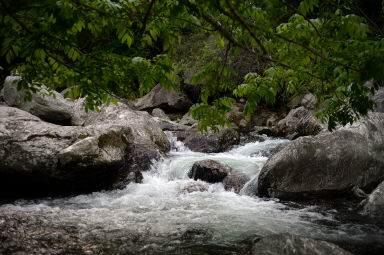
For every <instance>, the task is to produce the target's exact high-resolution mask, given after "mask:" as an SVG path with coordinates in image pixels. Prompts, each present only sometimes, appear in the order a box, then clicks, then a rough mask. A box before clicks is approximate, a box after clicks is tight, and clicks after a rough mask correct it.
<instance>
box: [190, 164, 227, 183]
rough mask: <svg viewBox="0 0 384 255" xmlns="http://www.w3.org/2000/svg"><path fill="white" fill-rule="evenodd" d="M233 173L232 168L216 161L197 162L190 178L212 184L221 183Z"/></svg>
mask: <svg viewBox="0 0 384 255" xmlns="http://www.w3.org/2000/svg"><path fill="white" fill-rule="evenodd" d="M230 172H231V168H230V167H229V166H227V165H224V164H221V163H219V162H217V161H215V160H211V159H206V160H202V161H198V162H195V163H194V164H193V166H192V168H191V170H190V171H189V172H188V177H189V178H192V179H194V180H202V181H206V182H210V183H215V182H221V181H222V180H224V178H225V177H227V175H228V174H229V173H230Z"/></svg>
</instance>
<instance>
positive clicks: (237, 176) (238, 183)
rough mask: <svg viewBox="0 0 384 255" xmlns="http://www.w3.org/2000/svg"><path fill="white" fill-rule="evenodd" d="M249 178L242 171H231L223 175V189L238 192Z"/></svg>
mask: <svg viewBox="0 0 384 255" xmlns="http://www.w3.org/2000/svg"><path fill="white" fill-rule="evenodd" d="M249 180H250V178H249V177H248V176H247V175H246V174H243V173H231V174H229V175H228V176H227V177H225V179H224V181H223V183H224V189H225V190H228V191H233V192H235V193H239V192H240V190H241V189H242V188H243V187H244V185H245V184H246V183H247V182H248V181H249Z"/></svg>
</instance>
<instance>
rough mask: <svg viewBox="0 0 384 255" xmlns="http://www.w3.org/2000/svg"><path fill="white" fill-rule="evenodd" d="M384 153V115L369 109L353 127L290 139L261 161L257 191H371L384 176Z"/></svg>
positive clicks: (289, 195)
mask: <svg viewBox="0 0 384 255" xmlns="http://www.w3.org/2000/svg"><path fill="white" fill-rule="evenodd" d="M383 151H384V114H383V113H371V114H369V115H368V116H367V117H364V118H362V119H361V120H360V121H358V122H357V123H354V124H353V125H352V126H347V127H343V128H340V129H338V130H336V131H334V132H333V133H329V132H324V133H321V134H319V135H317V136H315V137H311V136H307V137H300V138H299V139H297V140H295V141H293V142H292V143H290V144H289V145H288V146H287V147H285V148H284V149H283V150H281V151H280V152H278V153H277V154H275V155H274V156H273V157H271V158H270V159H269V160H268V161H267V163H266V164H265V165H264V167H263V169H262V170H261V172H260V175H259V178H258V192H259V194H260V195H262V196H270V197H277V198H283V199H299V198H300V199H303V198H314V197H325V198H327V197H334V196H346V195H349V194H350V192H351V190H352V189H353V188H360V189H362V190H364V191H365V192H367V191H371V190H372V189H373V188H374V187H376V185H377V184H378V183H380V182H381V181H383V180H384V157H383ZM254 181H255V182H257V180H254Z"/></svg>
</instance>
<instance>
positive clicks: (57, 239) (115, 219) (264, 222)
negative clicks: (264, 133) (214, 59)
mask: <svg viewBox="0 0 384 255" xmlns="http://www.w3.org/2000/svg"><path fill="white" fill-rule="evenodd" d="M167 135H168V137H169V139H170V141H171V144H172V150H171V152H170V153H169V155H168V156H167V157H166V158H164V159H162V160H160V161H158V162H156V163H155V164H153V166H152V169H151V170H150V171H148V172H144V173H143V176H144V182H143V183H142V184H129V185H128V186H127V187H126V188H125V189H124V190H115V191H108V192H107V191H105V192H96V193H92V194H89V195H80V196H76V197H69V198H62V199H44V200H39V201H18V202H16V203H14V204H7V205H3V206H1V207H0V232H1V230H3V232H4V229H6V231H8V232H7V233H6V234H4V233H3V235H8V236H9V237H7V238H8V239H10V238H12V239H13V240H12V241H13V244H12V245H13V246H12V245H8V246H7V247H5V248H4V247H3V250H2V247H1V246H0V253H1V252H2V251H3V252H4V251H5V252H7V251H8V252H9V251H13V250H12V249H14V250H15V249H16V250H25V251H27V252H36V251H37V252H38V253H43V252H42V249H45V251H48V253H51V254H54V253H60V252H64V253H72V254H73V253H75V254H77V253H90V254H91V253H96V252H97V253H103V252H104V254H116V253H124V254H137V253H175V254H182V253H188V254H201V253H204V252H208V253H212V254H222V253H225V252H228V251H231V252H232V253H234V254H237V253H239V254H240V253H242V252H243V251H244V249H246V247H247V245H249V244H250V243H252V240H254V239H255V238H257V237H262V236H265V235H267V234H272V233H293V234H298V235H302V236H307V237H312V238H316V239H323V240H331V241H333V242H346V243H354V242H357V243H363V244H371V243H373V244H375V245H377V244H378V243H380V242H382V240H384V239H383V237H384V232H383V231H382V230H380V229H378V228H377V227H375V226H374V225H364V224H360V225H359V224H351V223H343V222H340V221H338V220H337V219H335V217H334V216H335V214H337V211H336V210H327V209H321V208H319V207H316V206H307V207H305V206H297V205H295V206H292V205H289V204H283V203H281V202H279V201H278V200H273V199H263V198H258V197H256V196H245V195H238V194H235V193H233V192H229V191H225V190H224V187H223V184H221V183H217V184H207V183H204V182H202V181H193V180H191V179H189V178H188V177H187V173H188V171H189V169H190V168H191V166H192V165H193V163H194V162H196V161H199V160H204V159H213V160H217V161H219V162H222V163H225V164H227V165H229V166H230V167H231V168H232V169H233V171H234V172H239V173H244V174H246V175H248V176H249V177H250V178H254V177H255V176H257V175H258V173H259V171H260V170H261V168H262V166H263V165H264V164H265V162H266V161H267V157H264V156H261V155H262V153H261V152H262V151H268V150H271V149H274V148H275V147H276V146H279V145H282V144H287V143H288V141H287V140H282V139H270V138H268V139H266V140H265V141H264V142H253V143H247V144H245V145H243V146H238V147H237V148H234V149H232V150H231V151H228V152H223V153H215V154H206V153H198V152H192V151H190V150H189V149H188V148H186V147H185V146H184V145H183V144H182V143H181V142H179V141H177V140H176V138H174V137H173V136H172V134H170V133H168V134H167ZM191 182H196V183H200V184H203V185H206V186H208V190H207V191H204V192H192V193H188V192H183V191H182V187H183V186H185V185H188V184H190V183H191ZM9 222H13V223H12V224H13V225H11V227H9V224H10V223H9ZM12 231H14V232H12ZM20 232H22V233H20ZM3 240H4V237H3ZM5 240H7V239H5ZM26 242H28V243H31V244H30V245H25V244H24V243H26Z"/></svg>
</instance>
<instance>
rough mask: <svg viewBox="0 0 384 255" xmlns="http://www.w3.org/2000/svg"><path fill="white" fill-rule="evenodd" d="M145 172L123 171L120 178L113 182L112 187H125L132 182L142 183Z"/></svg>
mask: <svg viewBox="0 0 384 255" xmlns="http://www.w3.org/2000/svg"><path fill="white" fill-rule="evenodd" d="M142 182H143V174H142V173H141V172H140V171H138V170H135V171H128V172H123V173H121V174H120V175H119V177H118V180H117V181H116V182H115V183H114V184H112V186H111V188H110V189H124V188H125V187H126V186H127V185H128V184H130V183H142Z"/></svg>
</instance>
